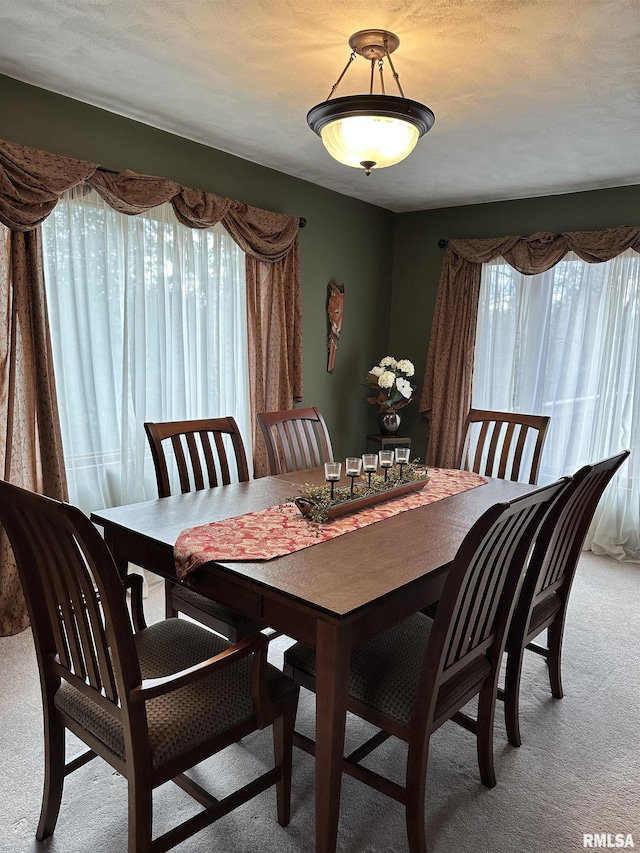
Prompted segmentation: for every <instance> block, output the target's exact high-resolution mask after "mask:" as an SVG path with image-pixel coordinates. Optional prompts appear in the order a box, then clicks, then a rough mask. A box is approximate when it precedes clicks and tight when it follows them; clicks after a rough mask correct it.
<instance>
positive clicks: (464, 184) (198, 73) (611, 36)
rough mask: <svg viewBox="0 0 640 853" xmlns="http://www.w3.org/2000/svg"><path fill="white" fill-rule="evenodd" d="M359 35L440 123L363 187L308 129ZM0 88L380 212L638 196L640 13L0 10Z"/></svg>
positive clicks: (544, 8) (1, 4) (606, 7)
mask: <svg viewBox="0 0 640 853" xmlns="http://www.w3.org/2000/svg"><path fill="white" fill-rule="evenodd" d="M371 27H377V28H385V29H389V30H391V31H393V32H395V33H397V35H398V36H399V37H400V47H399V48H398V50H397V51H396V53H395V54H394V64H395V66H396V70H397V71H398V73H399V75H400V81H401V83H402V86H403V89H404V92H405V95H406V96H407V97H408V98H412V99H414V100H417V101H421V102H422V103H424V104H427V105H428V106H429V107H431V109H432V110H433V111H434V112H435V115H436V122H435V125H434V127H433V129H432V130H431V131H430V132H429V133H428V134H427V135H426V136H425V137H423V139H422V140H421V141H420V142H419V143H418V147H417V148H416V149H415V151H414V152H413V153H412V154H411V155H410V157H409V158H408V159H407V160H405V161H404V162H403V163H400V164H399V165H397V166H393V167H391V168H388V169H382V170H379V171H377V172H376V171H375V170H374V172H373V173H372V174H371V176H370V177H366V176H365V175H364V173H363V172H361V171H360V170H356V169H351V168H349V167H346V166H342V165H341V164H339V163H337V162H336V161H334V160H332V159H331V158H330V157H329V155H328V154H327V153H326V151H325V150H324V148H323V146H322V144H321V142H320V140H319V139H318V137H316V135H315V134H313V133H312V132H311V130H309V128H308V127H307V125H306V121H305V117H306V113H307V111H308V110H309V109H310V107H312V106H313V105H314V104H316V103H318V102H319V101H323V100H325V98H326V97H327V94H328V92H329V89H330V88H331V85H332V84H333V83H334V82H335V80H336V79H337V77H338V75H339V73H340V72H341V71H342V69H343V67H344V65H345V63H346V61H347V59H348V57H349V46H348V39H349V36H350V35H351V34H352V33H354V32H356V31H357V30H361V29H367V28H371ZM0 71H1V72H2V73H5V74H7V75H9V76H10V77H15V78H17V79H19V80H23V81H25V82H27V83H32V84H34V85H37V86H41V87H43V88H45V89H50V90H52V91H55V92H59V93H61V94H64V95H69V96H71V97H73V98H76V99H78V100H81V101H85V102H87V103H89V104H94V105H96V106H99V107H103V108H105V109H107V110H111V111H113V112H115V113H119V114H121V115H124V116H128V117H130V118H133V119H138V120H140V121H143V122H146V123H147V124H151V125H153V126H155V127H159V128H162V129H164V130H167V131H170V132H172V133H176V134H179V135H180V136H184V137H187V138H189V139H193V140H196V141H198V142H202V143H204V144H206V145H210V146H212V147H213V148H219V149H221V150H223V151H228V152H231V153H233V154H236V155H238V156H240V157H244V158H246V159H248V160H252V161H254V162H256V163H261V164H263V165H265V166H270V167H271V168H274V169H278V170H279V171H282V172H286V173H287V174H290V175H295V176H297V177H300V178H303V179H305V180H308V181H311V182H313V183H315V184H320V185H321V186H324V187H328V188H329V189H332V190H337V191H338V192H341V193H345V194H347V195H350V196H353V197H355V198H360V199H363V200H365V201H369V202H371V203H373V204H377V205H380V206H382V207H386V208H389V209H390V210H394V211H408V210H421V209H427V208H435V207H445V206H449V205H459V204H470V203H476V202H486V201H496V200H501V199H511V198H526V197H531V196H539V195H548V194H554V193H564V192H573V191H579V190H588V189H596V188H600V187H609V186H621V185H628V184H636V183H640V95H639V93H640V0H430V2H429V3H423V2H414V0H387V2H386V3H384V4H382V3H378V4H376V3H371V2H367V3H365V2H360V0H351V2H349V3H345V2H334V0H314V2H309V3H305V2H304V0H19V2H16V1H15V0H14V2H10V0H0ZM368 74H369V66H368V64H367V63H366V62H365V60H364V59H362V58H360V57H358V58H357V59H356V61H354V63H353V64H352V67H351V69H350V71H349V72H348V74H347V76H346V77H345V79H344V81H343V83H342V84H341V85H340V88H339V90H338V95H348V94H355V93H357V92H363V91H367V89H368V85H369V79H368ZM387 82H388V83H390V82H391V81H390V80H388V81H387ZM387 91H388V92H389V91H391V88H390V86H389V85H388V87H387Z"/></svg>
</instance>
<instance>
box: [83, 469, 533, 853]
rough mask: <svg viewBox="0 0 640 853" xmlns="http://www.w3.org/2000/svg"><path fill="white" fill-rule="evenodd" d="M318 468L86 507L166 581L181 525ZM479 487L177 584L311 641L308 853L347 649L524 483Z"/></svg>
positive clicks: (332, 816)
mask: <svg viewBox="0 0 640 853" xmlns="http://www.w3.org/2000/svg"><path fill="white" fill-rule="evenodd" d="M322 479H323V475H322V474H321V473H320V471H319V469H316V470H313V471H303V472H298V473H293V474H284V475H280V476H276V477H264V478H261V479H258V480H252V481H250V482H247V483H237V484H232V485H229V486H221V487H218V488H215V489H208V490H203V491H197V492H191V493H188V494H184V495H175V496H173V497H167V498H161V499H159V500H153V501H148V502H143V503H138V504H130V505H127V506H119V507H114V508H111V509H104V510H100V511H98V512H94V513H93V514H92V516H91V518H92V520H93V521H94V523H95V524H97V525H99V526H100V527H102V528H103V530H104V536H105V540H106V542H107V545H108V546H109V548H110V549H111V552H112V553H113V556H114V558H115V560H116V563H117V565H118V568H119V570H120V571H121V572H122V573H126V571H127V564H128V563H129V562H131V563H133V564H135V565H137V566H140V567H142V568H145V569H148V570H150V571H152V572H155V573H156V574H158V575H161V576H163V577H165V578H170V579H172V580H175V579H176V573H175V563H174V550H173V546H174V544H175V542H176V539H177V538H178V535H179V534H180V533H181V531H183V530H184V529H185V528H191V527H196V526H198V525H203V524H208V523H210V522H215V521H222V520H224V519H229V518H235V517H236V516H240V515H243V514H245V513H248V512H254V511H257V510H262V509H267V508H269V507H273V506H277V505H279V504H281V503H283V502H286V501H288V500H291V499H292V498H293V497H295V495H296V494H297V487H298V486H299V485H301V484H303V483H313V482H318V481H319V480H322ZM533 488H534V487H533V486H529V485H526V484H522V483H513V482H510V481H505V480H488V481H487V482H486V484H484V485H481V486H478V487H476V488H473V489H471V490H469V491H465V492H462V493H460V494H456V495H453V496H450V497H446V498H444V499H442V500H438V501H436V502H434V503H431V504H428V505H426V506H422V507H419V508H417V509H412V510H410V511H407V512H401V513H400V514H398V515H394V516H392V517H390V518H386V519H384V520H383V521H380V522H377V523H375V524H371V525H369V526H366V527H362V528H361V529H358V530H354V531H351V532H349V533H346V534H344V535H341V536H338V537H336V538H334V539H331V540H330V541H324V542H321V543H319V544H317V545H313V546H312V547H307V548H304V549H303V550H300V551H296V552H295V553H291V554H286V555H285V556H280V557H277V558H275V559H271V560H258V561H255V562H251V561H242V562H233V561H229V562H211V563H207V564H206V565H205V566H203V567H202V568H199V569H197V570H196V571H195V572H193V573H192V574H190V575H187V577H186V578H184V580H183V581H182V582H183V583H184V584H186V585H187V586H189V587H191V588H192V589H194V590H196V591H198V592H200V593H202V594H203V595H207V596H209V597H211V598H212V599H214V600H215V601H218V602H220V603H222V604H226V605H228V606H229V607H232V608H233V609H234V610H236V611H239V612H241V613H243V614H244V615H246V616H248V617H250V618H252V619H254V620H256V621H258V622H261V623H263V624H264V625H265V626H269V627H271V628H275V629H276V630H278V631H281V632H283V633H284V634H286V635H287V636H289V637H292V638H294V639H296V640H302V641H303V642H305V643H308V644H309V645H311V646H313V647H315V649H316V657H317V677H316V803H315V808H316V851H318V853H333V851H335V850H336V844H337V836H338V818H339V806H340V789H341V778H342V769H341V764H342V756H343V749H344V735H345V720H346V698H347V690H348V681H349V670H350V657H351V649H352V648H353V647H354V646H356V645H357V644H358V643H361V642H363V641H364V640H366V639H368V638H369V637H371V636H373V635H374V634H377V633H379V632H380V631H383V630H385V629H386V628H388V627H390V626H391V625H393V624H395V623H396V622H398V621H399V620H401V619H403V618H405V617H407V616H409V615H410V614H412V613H415V612H416V611H417V610H419V609H421V608H422V607H425V606H426V605H428V604H430V603H431V602H433V601H436V600H437V599H438V598H439V596H440V592H441V590H442V586H443V584H444V581H445V579H446V576H447V569H448V565H449V563H450V562H451V560H452V559H453V558H454V556H455V554H456V551H457V549H458V547H459V545H460V543H461V542H462V539H463V538H464V536H465V534H466V533H467V531H468V530H469V529H470V527H471V526H472V525H473V523H474V522H475V521H476V519H477V518H479V517H480V515H482V513H483V512H484V511H485V510H486V509H488V508H489V507H490V506H492V505H493V504H495V503H498V502H500V501H507V500H511V499H513V498H515V497H517V496H518V495H521V494H524V493H526V492H527V491H530V490H531V489H533Z"/></svg>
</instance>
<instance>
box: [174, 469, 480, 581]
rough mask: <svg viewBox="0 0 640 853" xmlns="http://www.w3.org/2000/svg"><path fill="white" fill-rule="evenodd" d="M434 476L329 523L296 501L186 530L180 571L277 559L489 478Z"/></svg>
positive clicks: (178, 548)
mask: <svg viewBox="0 0 640 853" xmlns="http://www.w3.org/2000/svg"><path fill="white" fill-rule="evenodd" d="M429 474H430V476H431V479H430V480H429V482H428V483H427V485H426V486H425V488H424V489H422V490H421V491H419V492H413V493H411V494H409V495H406V496H405V497H399V498H393V499H391V500H388V501H383V502H382V503H379V504H375V505H374V506H372V507H369V508H368V509H364V510H361V511H360V512H354V513H351V514H350V515H344V516H342V517H341V518H338V519H336V520H335V521H332V522H330V523H328V524H320V525H319V524H313V523H312V522H309V521H307V520H306V519H305V518H303V516H302V515H301V514H300V511H299V509H298V508H297V507H296V506H295V504H294V503H283V504H280V505H279V506H274V507H269V508H268V509H263V510H259V511H257V512H248V513H246V514H245V515H239V516H236V517H235V518H227V519H225V520H224V521H214V522H212V523H211V524H202V525H199V526H198V527H191V528H189V529H187V530H183V531H182V533H181V534H180V535H179V536H178V539H177V541H176V544H175V546H174V549H173V553H174V558H175V563H176V574H177V575H178V577H179V578H183V577H185V576H186V575H188V574H189V573H190V572H193V571H195V569H198V568H200V566H203V565H204V564H205V563H210V562H214V561H219V562H238V561H243V560H246V561H254V560H272V559H273V558H274V557H282V556H284V555H285V554H292V553H293V552H294V551H301V550H302V549H303V548H309V547H310V546H311V545H317V544H319V543H320V542H326V541H328V540H329V539H335V537H336V536H342V534H343V533H349V532H351V531H352V530H358V529H359V528H361V527H366V526H367V525H368V524H374V523H375V522H376V521H382V520H383V519H385V518H390V517H391V516H393V515H398V514H399V513H401V512H405V511H406V510H409V509H416V508H417V507H420V506H425V505H426V504H430V503H434V501H439V500H441V499H442V498H446V497H450V496H451V495H456V494H458V493H459V492H466V491H467V490H468V489H474V488H475V487H476V486H480V485H483V484H484V483H486V482H487V481H486V480H485V478H484V477H481V476H479V475H478V474H474V473H472V472H470V471H454V470H448V469H444V468H430V469H429Z"/></svg>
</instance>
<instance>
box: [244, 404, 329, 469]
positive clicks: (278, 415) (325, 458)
mask: <svg viewBox="0 0 640 853" xmlns="http://www.w3.org/2000/svg"><path fill="white" fill-rule="evenodd" d="M256 417H257V420H258V423H259V424H260V429H261V430H262V435H263V437H264V443H265V445H266V448H267V459H268V461H269V473H270V474H288V473H290V472H291V471H303V470H304V469H305V468H317V467H319V466H320V465H324V463H325V462H333V449H332V447H331V438H330V436H329V430H328V429H327V425H326V423H325V420H324V418H323V417H322V415H321V413H320V412H319V411H318V409H316V407H315V406H311V407H309V408H306V409H289V410H286V411H282V412H259V413H258V414H257V415H256Z"/></svg>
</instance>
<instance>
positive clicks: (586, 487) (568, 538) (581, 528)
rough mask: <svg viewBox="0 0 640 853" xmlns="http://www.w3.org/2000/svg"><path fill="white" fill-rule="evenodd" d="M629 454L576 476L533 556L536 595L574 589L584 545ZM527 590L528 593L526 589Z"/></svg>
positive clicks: (609, 459) (605, 461) (626, 452)
mask: <svg viewBox="0 0 640 853" xmlns="http://www.w3.org/2000/svg"><path fill="white" fill-rule="evenodd" d="M628 456H629V451H628V450H624V451H623V452H621V453H618V454H617V455H615V456H611V457H609V458H608V459H604V460H602V461H601V462H597V463H595V464H593V465H585V466H584V467H583V468H581V469H580V470H579V471H578V472H577V473H576V474H575V475H574V477H573V482H572V483H571V485H570V487H569V488H568V489H567V491H566V493H565V494H564V495H563V496H562V500H561V501H560V502H559V507H558V510H557V512H555V513H554V514H553V515H550V517H549V518H548V519H547V520H546V521H545V523H544V525H543V527H542V529H541V530H540V535H539V536H538V539H537V541H536V547H535V548H534V551H533V553H532V555H531V563H530V567H529V571H530V572H532V573H533V574H534V575H535V576H536V577H537V583H536V585H535V593H536V594H537V595H540V594H542V593H544V592H545V591H546V590H547V589H550V588H551V587H553V588H559V587H561V586H565V587H566V586H570V585H571V582H572V580H573V575H574V573H575V570H576V567H577V564H578V559H579V557H580V552H581V550H582V545H583V543H584V539H585V536H586V535H587V531H588V530H589V525H590V524H591V521H592V519H593V516H594V514H595V511H596V508H597V506H598V502H599V501H600V498H601V497H602V493H603V492H604V490H605V489H606V487H607V485H608V484H609V482H610V481H611V479H612V478H613V476H614V474H615V473H616V471H617V470H618V468H620V466H621V465H622V463H623V462H624V461H625V459H626V458H627V457H628ZM523 591H524V590H523Z"/></svg>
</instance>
